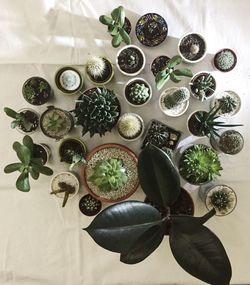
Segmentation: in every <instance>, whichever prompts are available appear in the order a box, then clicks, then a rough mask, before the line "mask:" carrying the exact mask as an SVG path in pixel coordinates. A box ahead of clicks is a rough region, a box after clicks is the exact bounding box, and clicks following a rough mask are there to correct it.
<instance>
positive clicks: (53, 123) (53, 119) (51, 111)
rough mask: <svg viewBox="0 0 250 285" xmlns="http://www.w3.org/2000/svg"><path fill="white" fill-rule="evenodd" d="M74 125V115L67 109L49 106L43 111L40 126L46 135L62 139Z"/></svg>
mask: <svg viewBox="0 0 250 285" xmlns="http://www.w3.org/2000/svg"><path fill="white" fill-rule="evenodd" d="M73 126H74V121H73V118H72V115H71V114H70V113H69V112H68V111H65V110H62V109H60V108H55V107H54V106H48V107H47V110H46V111H45V112H43V113H42V115H41V119H40V127H41V130H42V132H43V133H44V135H45V136H47V137H50V138H54V139H56V140H60V139H61V138H63V137H64V136H66V135H67V134H68V133H69V132H70V130H71V129H72V128H73Z"/></svg>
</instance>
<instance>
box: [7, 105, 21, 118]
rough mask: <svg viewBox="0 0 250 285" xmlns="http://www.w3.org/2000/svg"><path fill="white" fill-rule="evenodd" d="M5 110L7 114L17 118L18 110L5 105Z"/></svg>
mask: <svg viewBox="0 0 250 285" xmlns="http://www.w3.org/2000/svg"><path fill="white" fill-rule="evenodd" d="M3 110H4V112H5V113H6V115H7V116H9V117H11V118H13V119H16V117H17V115H18V113H17V112H16V111H14V110H13V109H11V108H8V107H5V108H4V109H3Z"/></svg>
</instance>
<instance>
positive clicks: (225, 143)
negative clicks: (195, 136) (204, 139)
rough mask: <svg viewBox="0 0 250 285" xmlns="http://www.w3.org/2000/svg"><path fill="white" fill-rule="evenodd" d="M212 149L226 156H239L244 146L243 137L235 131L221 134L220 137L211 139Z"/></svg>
mask: <svg viewBox="0 0 250 285" xmlns="http://www.w3.org/2000/svg"><path fill="white" fill-rule="evenodd" d="M210 143H211V145H212V147H213V148H214V149H216V150H218V151H221V152H223V153H225V154H231V155H234V154H237V153H239V152H240V151H241V150H242V149H243V146H244V138H243V136H242V135H241V134H240V133H239V132H237V131H235V130H227V131H224V132H222V133H221V134H220V136H219V137H211V138H210Z"/></svg>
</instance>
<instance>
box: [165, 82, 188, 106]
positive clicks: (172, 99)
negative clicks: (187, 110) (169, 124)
mask: <svg viewBox="0 0 250 285" xmlns="http://www.w3.org/2000/svg"><path fill="white" fill-rule="evenodd" d="M189 96H190V94H189V91H188V89H187V88H186V87H181V88H179V89H178V90H176V91H174V92H172V93H170V94H169V95H168V96H166V97H165V98H164V105H165V107H166V108H168V109H172V108H176V107H177V106H179V105H181V104H182V103H184V102H186V101H187V100H188V99H189Z"/></svg>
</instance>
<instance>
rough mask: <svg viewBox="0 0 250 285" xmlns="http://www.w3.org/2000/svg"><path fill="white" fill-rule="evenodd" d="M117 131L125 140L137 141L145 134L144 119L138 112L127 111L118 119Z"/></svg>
mask: <svg viewBox="0 0 250 285" xmlns="http://www.w3.org/2000/svg"><path fill="white" fill-rule="evenodd" d="M117 131H118V134H119V136H120V137H121V138H122V139H123V140H125V141H135V140H137V139H139V138H140V137H141V136H142V135H143V132H144V122H143V119H142V118H141V116H139V115H138V114H135V113H125V114H123V115H122V116H121V117H120V118H119V120H118V123H117Z"/></svg>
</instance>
